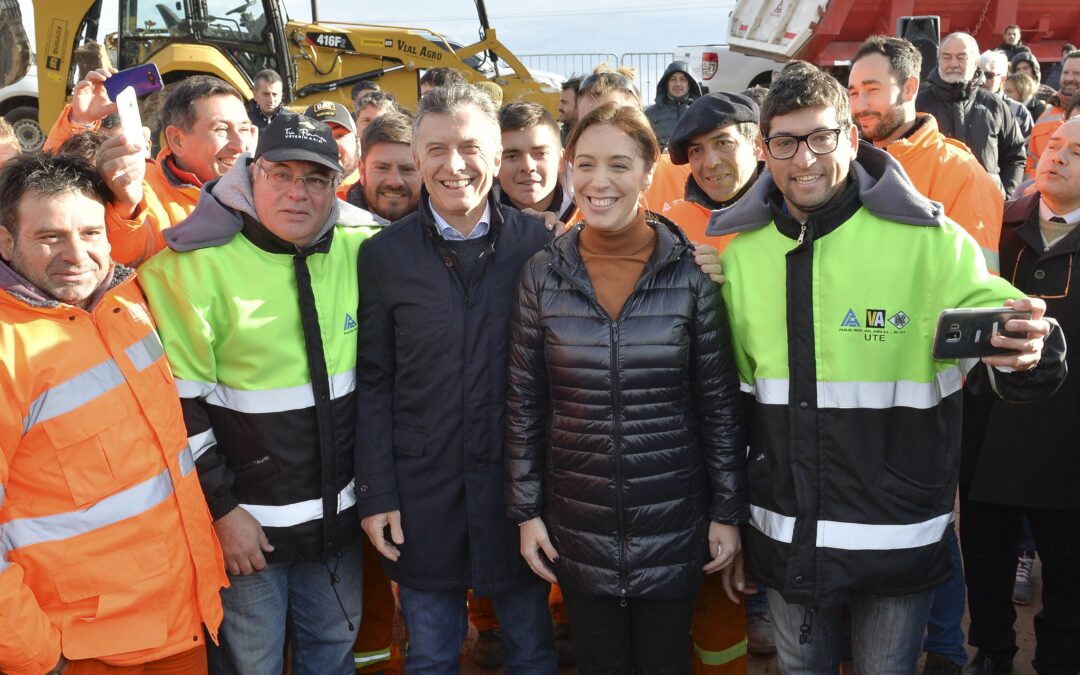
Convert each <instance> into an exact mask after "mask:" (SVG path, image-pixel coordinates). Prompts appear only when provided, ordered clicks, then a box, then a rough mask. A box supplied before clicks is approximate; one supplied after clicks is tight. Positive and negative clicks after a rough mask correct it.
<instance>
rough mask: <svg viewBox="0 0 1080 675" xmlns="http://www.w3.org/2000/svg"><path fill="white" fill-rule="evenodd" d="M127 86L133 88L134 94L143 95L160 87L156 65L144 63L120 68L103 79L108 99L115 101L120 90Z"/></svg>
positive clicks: (159, 75) (159, 76) (159, 74)
mask: <svg viewBox="0 0 1080 675" xmlns="http://www.w3.org/2000/svg"><path fill="white" fill-rule="evenodd" d="M128 87H132V88H133V89H135V95H136V96H145V95H147V94H149V93H151V92H154V91H158V90H159V89H161V73H159V72H158V68H157V66H155V65H154V64H152V63H144V64H143V65H141V66H135V67H134V68H128V69H127V70H121V71H120V72H119V73H116V74H114V75H112V76H111V77H110V78H109V79H107V80H105V91H107V92H109V100H111V101H115V100H116V97H117V96H118V95H119V94H120V92H122V91H124V90H125V89H127V88H128Z"/></svg>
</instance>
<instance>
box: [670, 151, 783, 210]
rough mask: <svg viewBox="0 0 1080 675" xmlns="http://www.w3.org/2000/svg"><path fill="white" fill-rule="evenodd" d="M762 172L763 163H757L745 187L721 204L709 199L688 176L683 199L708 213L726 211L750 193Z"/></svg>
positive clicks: (692, 175) (692, 176) (691, 175)
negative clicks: (703, 208)
mask: <svg viewBox="0 0 1080 675" xmlns="http://www.w3.org/2000/svg"><path fill="white" fill-rule="evenodd" d="M764 171H765V162H758V165H757V169H755V170H754V175H753V176H751V178H750V180H748V181H746V185H744V186H742V189H741V190H739V191H738V192H736V193H735V196H733V197H732V198H731V199H728V200H726V201H723V202H716V201H713V199H712V197H710V196H709V194H708V193H707V192H705V190H703V189H702V188H701V186H700V185H698V182H697V181H696V180H694V174H690V175H689V176H687V177H686V189H684V190H683V199H685V200H686V201H688V202H693V203H695V204H697V205H699V206H704V207H705V208H707V209H708V210H710V211H716V210H718V209H726V208H727V207H729V206H731V205H732V204H734V203H735V202H737V201H739V200H740V199H742V198H743V195H745V194H746V193H747V192H749V191H750V188H751V187H753V185H754V182H755V181H757V179H758V177H759V176H761V174H762V173H764Z"/></svg>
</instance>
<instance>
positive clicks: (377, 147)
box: [346, 112, 420, 225]
mask: <svg viewBox="0 0 1080 675" xmlns="http://www.w3.org/2000/svg"><path fill="white" fill-rule="evenodd" d="M360 147H361V149H362V154H361V158H360V180H359V182H357V183H356V184H355V185H353V186H352V188H350V189H349V194H348V196H347V199H346V201H348V202H349V203H350V204H352V205H354V206H359V207H360V208H362V209H367V210H368V211H370V212H371V213H372V214H373V215H374V216H375V218H376V219H377V220H378V221H379V222H380V223H381V224H383V225H389V224H390V223H392V222H394V221H397V220H401V219H402V218H404V217H405V216H407V215H409V214H410V213H412V212H413V211H415V210H416V206H417V204H419V203H420V173H419V172H418V171H417V170H416V160H415V159H414V158H413V151H412V121H411V120H410V119H409V118H408V116H407V115H404V114H402V113H398V112H392V113H386V114H385V115H380V116H379V117H376V118H375V119H374V120H372V121H371V123H370V124H368V126H367V128H366V129H364V136H363V139H362V140H361V143H360Z"/></svg>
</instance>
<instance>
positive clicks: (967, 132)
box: [915, 68, 1027, 197]
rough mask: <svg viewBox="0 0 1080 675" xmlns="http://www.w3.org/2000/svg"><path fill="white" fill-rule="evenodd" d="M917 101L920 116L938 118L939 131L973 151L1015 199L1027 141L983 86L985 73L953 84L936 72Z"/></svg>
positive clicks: (1012, 120)
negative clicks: (1014, 194)
mask: <svg viewBox="0 0 1080 675" xmlns="http://www.w3.org/2000/svg"><path fill="white" fill-rule="evenodd" d="M927 79H928V82H929V83H928V84H927V85H926V86H925V87H924V88H923V89H922V91H920V92H919V95H918V97H917V98H916V99H915V107H916V108H917V109H918V111H919V112H924V113H930V114H931V115H933V116H934V117H936V118H937V123H938V129H939V130H940V131H941V133H943V134H945V135H946V136H948V137H949V138H954V139H956V140H958V141H960V142H961V143H963V144H965V145H967V146H968V147H969V148H971V152H972V153H973V154H974V155H975V158H976V159H978V160H979V164H982V166H983V168H984V169H986V171H987V173H989V174H990V176H991V177H992V178H994V180H997V181H998V182H999V183H1000V184H1001V186H1002V187H1003V188H1004V189H1005V195H1006V197H1007V196H1008V195H1011V194H1012V192H1013V190H1015V189H1016V186H1017V185H1019V184H1020V181H1021V180H1023V178H1024V167H1025V164H1026V163H1027V155H1026V148H1025V145H1024V137H1023V136H1021V135H1020V127H1019V125H1018V124H1017V123H1016V118H1015V117H1013V114H1012V112H1011V111H1010V110H1009V109H1008V107H1007V106H1006V105H1005V102H1004V101H1002V100H1001V99H1000V98H998V97H997V96H996V95H995V94H992V93H990V92H988V91H986V90H985V89H982V88H981V87H980V86H979V85H980V84H982V82H983V76H982V72H981V71H978V70H976V71H975V77H974V78H972V79H971V80H969V81H967V82H957V83H956V84H950V83H948V82H946V81H944V80H942V79H941V74H940V73H939V72H938V69H937V68H935V69H934V70H932V71H931V72H930V77H929V78H927Z"/></svg>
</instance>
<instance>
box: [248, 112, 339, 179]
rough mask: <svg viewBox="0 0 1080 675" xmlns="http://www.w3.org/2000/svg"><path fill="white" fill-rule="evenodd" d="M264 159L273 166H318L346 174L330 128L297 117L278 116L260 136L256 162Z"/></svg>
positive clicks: (281, 114)
mask: <svg viewBox="0 0 1080 675" xmlns="http://www.w3.org/2000/svg"><path fill="white" fill-rule="evenodd" d="M260 157H265V158H266V159H267V161H270V162H288V161H299V162H315V163H316V164H320V165H322V166H325V167H328V168H330V169H333V170H334V171H337V172H339V173H340V172H342V171H344V168H342V166H341V163H340V162H338V146H337V141H335V140H334V132H333V131H331V130H330V127H329V126H328V125H326V124H323V123H322V122H320V121H318V120H314V119H311V118H308V117H304V116H303V115H297V114H295V113H288V112H282V113H278V114H277V115H276V116H275V117H274V121H272V122H270V125H269V126H267V127H266V129H265V130H264V131H263V132H262V133H261V134H259V145H258V146H257V147H256V148H255V159H259V158H260Z"/></svg>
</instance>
